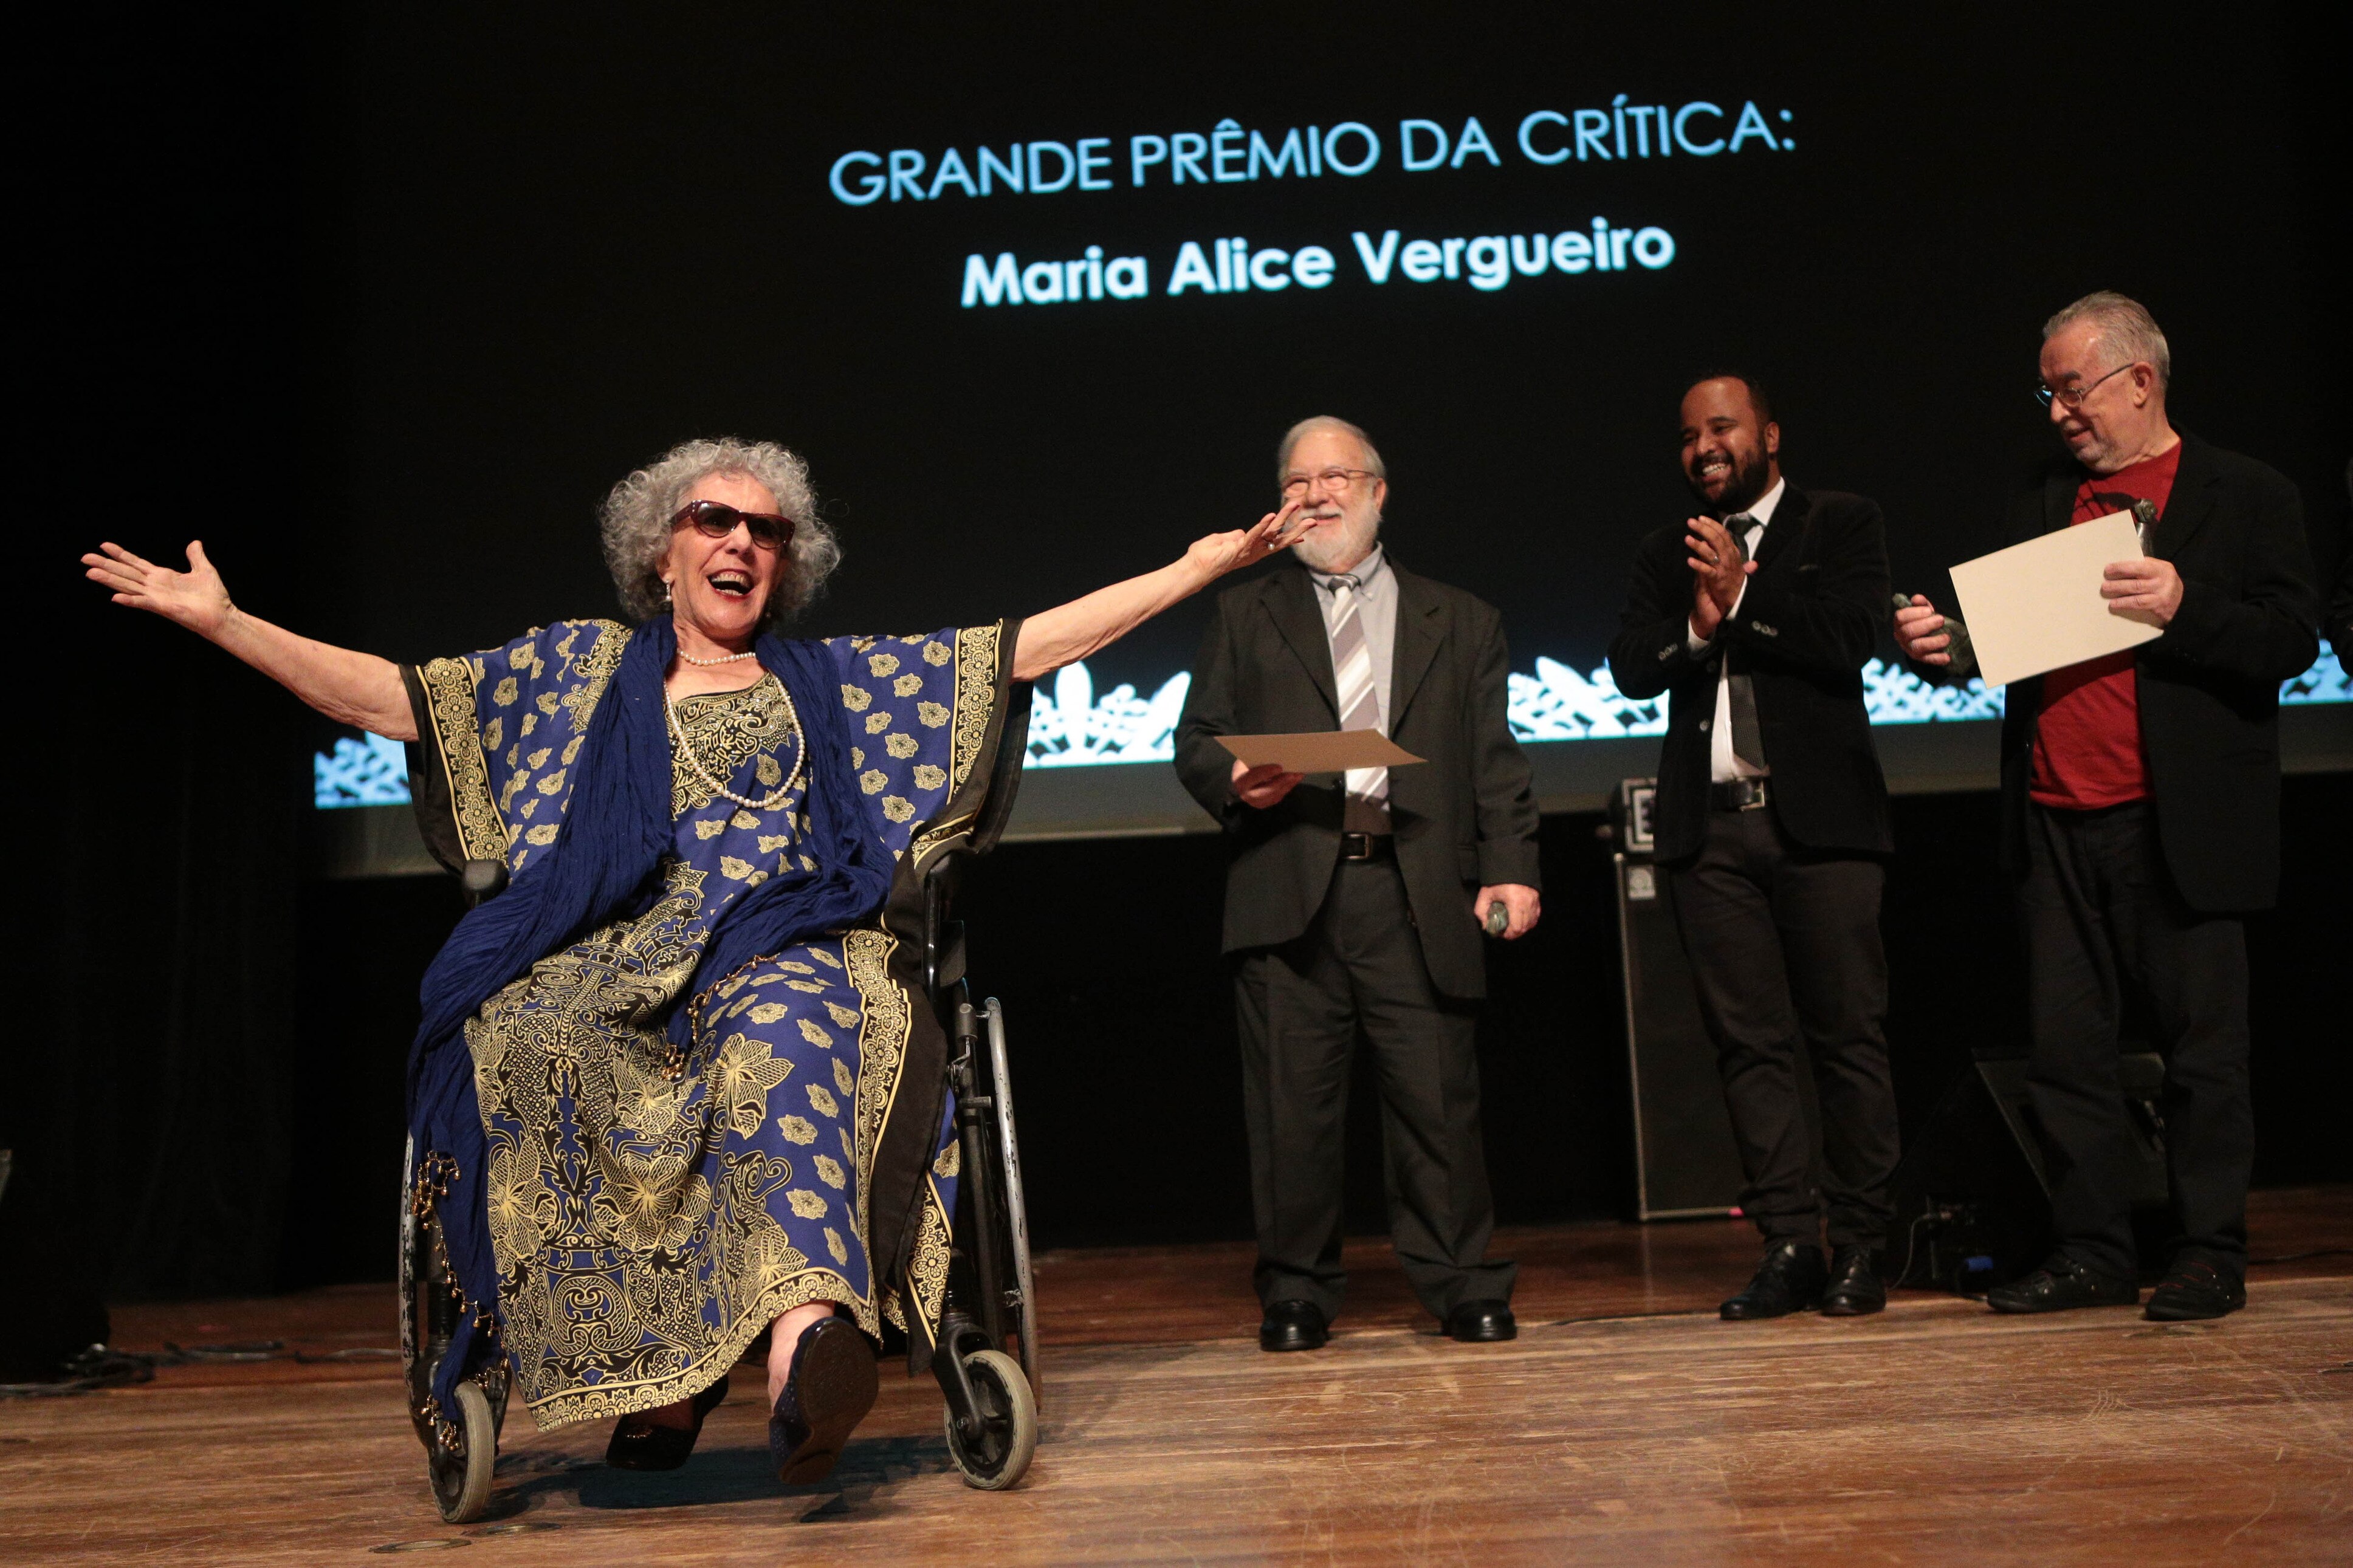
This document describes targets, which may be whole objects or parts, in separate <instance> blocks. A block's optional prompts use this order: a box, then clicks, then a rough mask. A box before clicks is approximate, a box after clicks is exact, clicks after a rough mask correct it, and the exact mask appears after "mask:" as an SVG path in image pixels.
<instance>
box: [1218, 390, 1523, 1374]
mask: <svg viewBox="0 0 2353 1568" xmlns="http://www.w3.org/2000/svg"><path fill="white" fill-rule="evenodd" d="M1275 461H1276V480H1277V484H1278V486H1279V487H1280V489H1281V491H1282V498H1283V500H1284V501H1285V502H1286V503H1290V504H1293V505H1295V506H1296V507H1297V509H1298V513H1297V518H1296V520H1295V521H1294V525H1293V526H1294V528H1295V530H1296V533H1295V542H1294V543H1293V545H1292V553H1293V555H1294V556H1296V557H1297V558H1298V561H1297V564H1295V565H1288V564H1286V565H1283V566H1279V567H1277V568H1275V569H1274V570H1272V571H1270V572H1267V573H1265V574H1261V575H1260V576H1258V577H1256V578H1253V579H1251V580H1250V581H1247V582H1244V583H1242V584H1240V586H1238V587H1235V588H1233V589H1230V590H1229V591H1228V592H1227V593H1225V594H1223V595H1220V596H1219V599H1218V601H1217V606H1216V609H1215V612H1214V613H1213V616H1212V618H1211V620H1210V624H1209V630H1208V636H1207V637H1205V638H1204V639H1203V642H1202V647H1201V655H1200V658H1198V660H1197V661H1196V662H1195V664H1194V667H1193V686H1192V690H1191V693H1190V694H1189V695H1188V697H1187V700H1186V703H1185V712H1184V716H1183V718H1182V719H1181V720H1180V721H1178V724H1177V729H1176V771H1177V773H1178V776H1179V777H1181V778H1182V779H1183V780H1184V783H1185V787H1186V788H1187V789H1188V790H1190V791H1191V792H1192V793H1193V797H1194V798H1195V799H1196V800H1198V801H1199V802H1200V803H1201V805H1203V806H1204V807H1205V808H1206V809H1207V810H1208V812H1209V814H1210V815H1211V816H1215V817H1217V818H1218V820H1219V823H1220V824H1221V825H1222V826H1223V827H1224V829H1225V837H1226V845H1227V851H1228V866H1227V873H1226V910H1225V937H1224V949H1225V952H1226V954H1227V956H1228V961H1229V965H1230V967H1231V970H1232V973H1233V977H1234V1006H1235V1015H1236V1020H1237V1023H1238V1026H1239V1028H1240V1036H1241V1048H1242V1102H1243V1110H1244V1115H1245V1119H1246V1121H1247V1122H1248V1125H1249V1132H1250V1191H1251V1197H1252V1207H1253V1210H1254V1213H1255V1218H1256V1221H1257V1227H1258V1243H1259V1258H1258V1266H1257V1271H1256V1275H1257V1284H1258V1291H1259V1300H1260V1301H1261V1303H1262V1304H1263V1306H1264V1309H1265V1318H1264V1321H1262V1322H1261V1325H1260V1329H1259V1343H1260V1345H1261V1347H1262V1348H1264V1349H1266V1350H1270V1351H1293V1350H1313V1349H1314V1348H1315V1347H1317V1346H1319V1345H1321V1344H1323V1343H1324V1341H1325V1340H1326V1339H1327V1338H1328V1337H1329V1329H1330V1323H1331V1321H1332V1319H1333V1317H1334V1316H1335V1315H1336V1314H1337V1313H1338V1311H1339V1309H1340V1300H1341V1294H1342V1291H1343V1289H1344V1287H1345V1275H1344V1274H1343V1273H1342V1271H1341V1268H1340V1230H1341V1217H1342V1215H1341V1206H1342V1205H1341V1192H1342V1184H1341V1152H1342V1148H1343V1142H1344V1140H1343V1136H1342V1133H1343V1118H1344V1116H1345V1110H1346V1107H1347V1100H1348V1072H1349V1067H1350V1062H1351V1059H1352V1058H1353V1057H1354V1055H1355V1050H1356V1040H1357V1038H1358V1037H1359V1035H1361V1036H1362V1037H1363V1038H1364V1039H1365V1041H1366V1045H1367V1046H1368V1047H1369V1048H1370V1053H1371V1057H1372V1061H1373V1067H1374V1071H1375V1073H1376V1074H1377V1078H1378V1080H1379V1087H1380V1098H1381V1111H1382V1142H1383V1146H1384V1148H1385V1150H1386V1152H1387V1166H1388V1172H1387V1174H1388V1198H1389V1227H1390V1237H1391V1240H1392V1242H1393V1243H1394V1245H1395V1246H1396V1247H1397V1250H1398V1259H1399V1260H1400V1261H1401V1262H1402V1263H1403V1265H1404V1267H1405V1272H1406V1277H1407V1279H1409V1281H1410V1282H1411V1283H1412V1286H1413V1289H1414V1293H1415V1294H1416V1295H1417V1296H1418V1297H1419V1299H1420V1300H1421V1302H1422V1304H1423V1305H1424V1306H1426V1307H1427V1308H1429V1309H1430V1311H1431V1312H1432V1313H1433V1314H1434V1315H1435V1316H1436V1317H1437V1318H1438V1320H1439V1321H1440V1323H1441V1324H1443V1325H1444V1327H1445V1330H1446V1331H1447V1332H1448V1333H1449V1334H1451V1335H1452V1336H1453V1337H1454V1338H1455V1339H1457V1340H1461V1341H1463V1342H1472V1343H1479V1342H1493V1341H1497V1340H1508V1339H1510V1338H1512V1337H1513V1336H1514V1334H1515V1333H1516V1332H1517V1331H1518V1330H1517V1327H1516V1325H1515V1324H1514V1321H1513V1318H1512V1310H1511V1305H1510V1302H1511V1293H1512V1281H1513V1278H1514V1266H1513V1265H1512V1264H1510V1263H1508V1262H1502V1261H1495V1260H1490V1259H1489V1258H1487V1257H1486V1249H1487V1242H1488V1239H1489V1237H1490V1236H1491V1234H1492V1233H1493V1228H1494V1204H1493V1197H1492V1195H1491V1194H1490V1192H1489V1189H1488V1184H1487V1164H1486V1154H1485V1151H1484V1149H1483V1147H1482V1143H1481V1141H1480V1132H1479V1068H1478V1059H1477V1057H1476V1055H1475V1053H1474V1051H1473V1048H1472V1047H1473V1042H1474V1038H1475V1036H1476V1033H1477V1026H1478V1010H1479V1001H1480V998H1482V996H1483V995H1484V994H1486V954H1485V952H1484V950H1483V948H1482V942H1481V935H1480V933H1481V931H1482V928H1483V929H1486V930H1489V931H1493V932H1494V934H1496V935H1499V936H1501V937H1502V938H1503V939H1504V940H1505V941H1513V940H1515V939H1517V938H1519V937H1521V936H1523V935H1525V934H1526V932H1527V931H1529V930H1530V929H1532V928H1533V927H1534V926H1535V923H1536V919H1537V916H1538V914H1539V912H1540V900H1539V899H1538V897H1537V887H1538V885H1539V879H1538V874H1537V869H1536V807H1535V795H1534V794H1533V792H1532V790H1531V788H1530V784H1529V773H1528V763H1527V759H1526V758H1525V756H1523V755H1522V754H1521V752H1520V749H1519V746H1518V744H1517V742H1514V740H1513V739H1512V732H1511V728H1510V725H1509V724H1508V723H1507V722H1506V721H1505V719H1504V673H1505V670H1506V668H1508V660H1507V658H1506V655H1505V650H1504V631H1503V623H1502V619H1501V617H1500V616H1497V615H1496V613H1495V611H1494V609H1493V607H1492V606H1490V605H1485V604H1482V602H1481V601H1479V600H1478V599H1476V598H1473V597H1472V595H1469V594H1466V593H1464V592H1462V591H1461V589H1459V588H1450V587H1448V586H1446V585H1444V584H1439V583H1433V582H1431V581H1430V580H1429V579H1428V578H1426V577H1420V576H1417V575H1416V574H1413V573H1411V572H1408V571H1406V570H1404V569H1403V568H1401V567H1399V566H1398V565H1397V564H1396V563H1394V562H1392V561H1390V560H1389V559H1388V552H1386V551H1385V550H1384V549H1383V548H1382V546H1381V542H1380V529H1381V509H1382V506H1383V505H1384V504H1385V503H1386V502H1387V500H1388V470H1387V468H1385V467H1384V466H1383V464H1382V462H1381V458H1380V454H1379V453H1378V452H1377V451H1375V450H1374V449H1373V445H1372V442H1371V441H1370V440H1369V439H1367V438H1366V435H1365V433H1364V432H1363V431H1362V430H1359V429H1357V428H1356V426H1354V425H1351V424H1349V423H1348V422H1347V421H1345V420H1344V419H1335V418H1332V417H1330V416H1318V417H1316V418H1313V419H1304V420H1302V421H1301V422H1300V423H1299V424H1297V425H1295V426H1292V428H1291V430H1290V432H1289V433H1288V434H1286V435H1285V436H1284V437H1283V438H1282V446H1281V447H1280V448H1279V449H1278V451H1277V454H1276V459H1275ZM1334 729H1339V730H1356V729H1374V730H1378V731H1382V732H1383V733H1385V734H1387V735H1388V737H1389V738H1390V739H1391V740H1393V741H1395V742H1397V743H1398V744H1399V745H1400V746H1402V747H1404V748H1405V749H1406V750H1407V751H1409V752H1412V753H1414V754H1415V755H1416V756H1419V757H1421V758H1423V759H1424V760H1425V761H1424V763H1423V764H1421V765H1419V766H1414V767H1409V768H1400V769H1398V771H1397V772H1396V773H1390V772H1389V771H1388V770H1387V769H1382V768H1366V769H1359V770H1356V771H1355V772H1352V773H1347V774H1345V775H1340V774H1324V775H1320V776H1318V777H1314V778H1309V777H1305V776H1303V775H1301V774H1299V773H1285V772H1283V771H1282V769H1281V768H1280V767H1279V766H1275V765H1268V766H1263V767H1259V768H1245V767H1244V766H1242V765H1241V763H1239V762H1237V761H1236V760H1235V759H1234V757H1233V756H1232V754H1231V753H1229V752H1227V751H1226V749H1225V748H1224V747H1223V746H1220V745H1219V743H1218V737H1219V736H1220V735H1246V734H1282V733H1298V732H1302V731H1325V730H1334ZM1491 917H1492V918H1491Z"/></svg>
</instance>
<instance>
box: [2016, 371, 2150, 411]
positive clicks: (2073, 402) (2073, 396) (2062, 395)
mask: <svg viewBox="0 0 2353 1568" xmlns="http://www.w3.org/2000/svg"><path fill="white" fill-rule="evenodd" d="M2138 363H2140V362H2139V361H2138V360H2127V361H2126V362H2125V363H2123V364H2120V365H2118V366H2116V369H2114V370H2112V371H2110V372H2108V374H2107V375H2104V376H2102V377H2100V381H2095V382H2094V383H2092V384H2091V385H2090V386H2071V387H2068V388H2066V389H2065V390H2063V391H2060V392H2053V391H2052V390H2051V389H2050V388H2049V387H2047V386H2038V387H2036V388H2035V389H2034V401H2035V402H2037V403H2040V404H2041V405H2042V406H2043V407H2045V408H2048V407H2050V406H2051V405H2052V404H2053V403H2058V404H2063V405H2065V406H2067V407H2069V408H2081V407H2083V406H2084V399H2085V398H2087V397H2089V396H2091V395H2092V390H2093V388H2094V387H2096V386H2098V385H2099V384H2100V382H2102V381H2105V380H2107V379H2108V377H2109V376H2116V375H2122V374H2124V373H2125V372H2126V371H2128V370H2130V369H2132V367H2133V366H2134V365H2137V364H2138Z"/></svg>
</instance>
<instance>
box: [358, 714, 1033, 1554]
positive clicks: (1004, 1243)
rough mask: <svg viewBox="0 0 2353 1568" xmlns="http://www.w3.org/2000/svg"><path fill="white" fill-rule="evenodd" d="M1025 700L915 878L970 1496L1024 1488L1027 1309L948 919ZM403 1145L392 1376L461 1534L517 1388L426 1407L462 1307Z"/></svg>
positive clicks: (975, 854)
mask: <svg viewBox="0 0 2353 1568" xmlns="http://www.w3.org/2000/svg"><path fill="white" fill-rule="evenodd" d="M1029 694H1030V688H1029V684H1028V683H1027V682H1016V683H1015V684H1014V686H1013V689H1012V691H1011V694H1010V696H1009V699H1008V702H1007V704H1006V713H1005V718H1004V721H1003V732H1002V738H1001V739H1000V740H999V741H998V742H997V756H996V759H995V763H994V766H993V767H992V768H991V770H990V773H989V778H988V791H987V795H986V796H985V797H984V798H983V800H982V802H981V807H980V812H979V815H978V816H976V818H975V820H974V823H973V826H972V830H971V832H970V833H969V834H968V835H966V837H965V841H964V842H963V843H962V844H960V845H957V846H956V847H954V848H951V849H949V850H947V851H945V852H944V853H943V854H942V855H941V856H940V857H939V858H938V859H936V860H935V861H934V862H933V863H932V865H931V866H929V867H928V868H925V871H924V875H923V990H924V995H925V999H926V1000H927V1001H928V1002H929V1003H930V1005H931V1007H932V1010H933V1013H934V1016H936V1017H937V1018H938V1019H939V1022H940V1025H941V1027H942V1028H943V1029H944V1031H945V1032H946V1035H947V1042H948V1048H947V1087H948V1090H949V1092H950V1093H951V1094H952V1095H954V1097H955V1128H956V1148H957V1161H958V1179H957V1183H956V1214H955V1216H954V1220H955V1224H954V1237H955V1239H954V1241H953V1243H952V1246H951V1251H950V1255H949V1264H948V1279H947V1289H946V1299H945V1300H944V1301H943V1303H942V1305H941V1310H940V1330H939V1336H938V1338H937V1340H936V1341H934V1342H933V1344H932V1353H931V1356H930V1366H931V1370H932V1374H933V1376H934V1378H935V1379H937V1381H938V1383H939V1385H940V1393H941V1394H942V1396H943V1397H944V1400H945V1401H946V1405H947V1408H946V1411H945V1415H944V1423H943V1425H944V1428H945V1431H946V1435H947V1441H948V1452H949V1454H950V1456H951V1458H953V1459H954V1460H955V1466H956V1468H957V1469H958V1470H959V1471H961V1472H962V1474H963V1476H964V1479H965V1484H966V1485H967V1486H971V1487H975V1488H977V1489H981V1490H984V1491H1001V1490H1003V1489H1007V1488H1008V1487H1011V1486H1013V1485H1014V1484H1016V1483H1017V1482H1018V1481H1019V1480H1020V1479H1021V1477H1022V1475H1023V1474H1024V1473H1025V1472H1026V1471H1027V1470H1028V1469H1029V1461H1030V1458H1031V1457H1032V1456H1033V1455H1034V1454H1035V1453H1036V1452H1037V1447H1038V1401H1037V1388H1038V1385H1039V1379H1038V1342H1037V1339H1038V1336H1037V1330H1036V1321H1035V1315H1034V1314H1035V1311H1036V1306H1035V1303H1036V1300H1037V1296H1036V1292H1035V1289H1034V1287H1033V1285H1032V1282H1031V1276H1030V1266H1029V1216H1028V1209H1027V1206H1026V1205H1025V1203H1024V1199H1023V1194H1022V1188H1021V1156H1020V1145H1019V1142H1018V1139H1017V1137H1016V1134H1015V1128H1014V1120H1013V1071H1012V1065H1011V1061H1010V1059H1009V1056H1008V1049H1007V1046H1006V1036H1005V1012H1004V1008H1003V1006H1002V1005H1000V1004H999V1003H998V1002H997V998H995V997H993V996H992V997H989V998H988V999H987V1000H986V1001H985V1002H983V1003H982V1004H981V1005H978V1006H977V1007H976V1006H975V1005H973V1002H972V990H971V986H970V985H969V984H968V983H967V981H966V978H965V941H964V922H963V921H959V920H956V919H955V918H954V909H955V895H956V893H957V891H958V890H959V889H960V888H961V887H962V884H963V880H964V877H965V873H966V871H968V870H969V868H971V865H972V863H973V862H974V861H976V860H977V859H979V858H980V857H982V856H983V855H986V854H987V853H988V851H989V850H991V849H992V848H994V847H996V845H997V839H998V838H999V837H1001V836H1002V835H1003V833H1004V831H1005V825H1006V823H1007V821H1008V819H1009V818H1010V817H1011V816H1012V814H1013V801H1014V796H1015V795H1016V794H1017V793H1018V789H1019V787H1020V783H1021V767H1022V763H1023V760H1024V756H1025V753H1026V752H1027V751H1028V747H1027V746H1026V745H1025V744H1024V743H1023V740H1024V737H1025V736H1026V735H1027V733H1028V730H1029ZM505 869H506V868H505V867H504V865H502V864H501V863H498V862H494V861H483V860H475V861H470V862H468V863H467V865H466V867H465V868H464V870H463V871H462V872H460V873H459V876H460V880H461V882H462V883H463V885H464V887H465V889H466V893H467V897H468V900H469V901H470V902H476V903H479V902H480V900H483V899H485V898H490V897H492V896H494V895H496V894H497V893H498V892H500V891H501V890H502V889H504V887H505V886H506V876H505ZM417 1160H418V1156H417V1150H416V1149H415V1147H414V1146H413V1145H412V1146H411V1147H410V1148H409V1150H408V1152H407V1155H406V1161H405V1163H404V1169H403V1171H402V1176H401V1213H400V1274H399V1279H400V1300H401V1314H400V1351H401V1365H402V1370H403V1373H405V1375H406V1382H407V1389H408V1405H409V1418H410V1421H411V1422H412V1424H413V1425H414V1426H416V1428H417V1440H418V1441H419V1442H421V1443H422V1444H423V1445H424V1447H425V1456H426V1468H427V1477H428V1479H430V1481H431V1483H432V1487H433V1499H434V1502H435V1504H436V1505H437V1506H438V1508H439V1510H440V1512H441V1517H442V1519H444V1520H445V1521H448V1522H449V1523H451V1524H466V1523H471V1522H472V1521H476V1520H479V1519H480V1518H481V1517H482V1515H483V1514H484V1512H485V1511H487V1510H488V1509H489V1507H490V1502H491V1479H492V1477H493V1475H494V1473H495V1472H496V1469H497V1466H498V1437H499V1428H500V1426H501V1425H502V1424H503V1422H504V1420H505V1416H506V1407H507V1394H508V1392H509V1388H510V1383H511V1378H510V1373H509V1369H508V1366H507V1363H506V1359H505V1357H504V1356H503V1354H501V1356H499V1357H498V1358H497V1359H496V1360H494V1361H493V1362H491V1364H490V1365H489V1366H487V1367H485V1368H483V1369H482V1371H481V1372H480V1373H476V1374H475V1375H474V1376H473V1377H470V1378H468V1379H466V1380H464V1381H462V1382H460V1383H459V1384H458V1388H457V1394H456V1403H457V1405H458V1408H457V1409H456V1410H454V1411H451V1410H443V1409H442V1408H440V1406H439V1405H438V1402H437V1401H436V1400H435V1399H434V1398H433V1394H432V1388H433V1373H434V1371H435V1369H436V1368H438V1366H439V1365H440V1362H441V1357H442V1356H443V1355H444V1354H445V1353H446V1352H448V1346H449V1341H450V1338H451V1336H452V1334H453V1333H454V1332H455V1330H456V1328H457V1325H458V1314H459V1311H461V1310H463V1304H462V1302H461V1301H460V1300H459V1295H458V1292H457V1290H456V1289H455V1287H454V1286H453V1285H452V1283H451V1281H450V1278H449V1270H448V1257H447V1254H446V1253H445V1252H444V1251H443V1249H442V1246H441V1237H440V1227H439V1226H438V1225H437V1224H436V1223H435V1221H434V1218H433V1208H432V1204H433V1200H434V1199H436V1198H438V1196H439V1195H440V1191H441V1185H442V1183H441V1182H440V1181H438V1180H437V1179H436V1177H437V1173H436V1172H435V1171H433V1170H432V1169H430V1168H429V1167H430V1165H431V1156H429V1155H428V1156H427V1157H426V1166H427V1168H424V1169H420V1168H419V1166H418V1163H417ZM910 1315H911V1317H913V1318H914V1320H915V1323H914V1326H913V1327H912V1328H911V1330H910V1332H911V1334H913V1335H914V1336H917V1337H918V1338H919V1339H920V1338H921V1337H922V1336H923V1335H925V1334H926V1333H927V1329H926V1328H925V1327H924V1326H923V1323H922V1320H921V1315H920V1314H919V1313H911V1314H910ZM1008 1347H1010V1352H1009V1353H1008Z"/></svg>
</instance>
